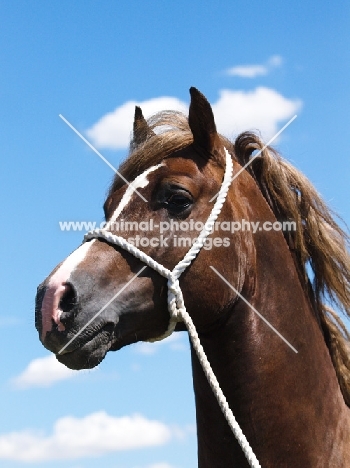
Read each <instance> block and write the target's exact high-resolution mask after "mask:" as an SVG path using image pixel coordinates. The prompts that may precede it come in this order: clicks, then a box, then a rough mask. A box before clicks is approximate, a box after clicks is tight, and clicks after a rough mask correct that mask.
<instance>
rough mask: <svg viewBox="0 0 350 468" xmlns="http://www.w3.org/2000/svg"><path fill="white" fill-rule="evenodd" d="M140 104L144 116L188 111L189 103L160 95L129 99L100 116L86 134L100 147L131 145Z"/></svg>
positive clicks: (124, 146) (114, 147)
mask: <svg viewBox="0 0 350 468" xmlns="http://www.w3.org/2000/svg"><path fill="white" fill-rule="evenodd" d="M136 105H137V106H140V107H141V109H142V112H143V114H144V116H145V117H146V118H147V117H150V116H151V115H152V114H155V113H156V112H159V111H162V110H169V109H171V110H177V111H181V112H187V110H188V109H187V105H186V104H185V103H184V102H182V101H180V100H179V99H177V98H174V97H166V96H164V97H158V98H154V99H149V100H148V101H143V102H136V101H128V102H126V103H125V104H123V105H121V106H120V107H117V108H116V109H115V110H114V111H113V112H110V113H108V114H106V115H104V116H103V117H101V118H100V120H99V121H98V122H96V123H95V124H94V125H93V126H92V127H91V128H90V129H88V130H87V131H86V134H87V136H88V137H89V138H91V140H92V141H93V144H94V145H95V146H97V147H98V148H111V149H121V148H126V147H127V146H128V145H129V140H130V136H131V130H132V123H133V120H134V113H135V106H136Z"/></svg>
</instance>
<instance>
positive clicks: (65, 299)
mask: <svg viewBox="0 0 350 468" xmlns="http://www.w3.org/2000/svg"><path fill="white" fill-rule="evenodd" d="M64 286H65V291H64V293H63V296H62V297H61V300H60V303H59V306H58V307H59V309H60V310H61V311H62V312H70V311H71V310H72V309H74V307H75V306H76V304H77V295H76V293H75V289H74V288H73V286H72V285H71V284H70V283H66V284H65V285H64Z"/></svg>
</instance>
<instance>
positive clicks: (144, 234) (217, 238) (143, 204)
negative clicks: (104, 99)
mask: <svg viewBox="0 0 350 468" xmlns="http://www.w3.org/2000/svg"><path fill="white" fill-rule="evenodd" d="M225 147H226V148H225ZM227 150H228V151H230V152H231V154H233V146H232V144H230V143H229V142H228V141H226V140H225V139H224V138H222V137H221V136H219V134H218V133H217V130H216V125H215V121H214V116H213V112H212V109H211V107H210V104H209V103H208V101H207V100H206V99H205V97H204V96H203V95H202V94H201V93H200V92H199V91H197V90H196V89H195V88H191V103H190V107H189V117H188V121H187V119H186V118H185V117H184V116H182V115H178V114H176V113H169V112H167V113H163V114H160V115H158V116H156V117H155V118H153V120H151V121H150V123H147V122H146V120H145V119H144V117H143V115H142V111H141V109H140V108H138V107H137V108H136V111H135V121H134V134H133V139H132V142H131V145H130V155H129V157H128V159H127V160H126V161H125V163H124V164H123V165H122V166H121V168H120V172H121V174H120V176H119V175H117V176H116V177H115V179H114V181H113V183H112V186H111V188H110V191H109V193H108V196H107V199H106V201H105V203H104V211H105V218H106V223H107V224H106V227H105V231H108V232H110V233H112V234H117V235H121V236H122V237H124V238H125V239H127V240H128V241H129V242H130V243H133V244H134V245H136V246H137V247H138V248H139V249H141V250H142V251H143V252H144V253H145V254H147V255H148V256H149V257H151V258H153V259H154V260H155V261H156V262H158V263H159V264H161V265H163V266H164V267H165V268H167V269H169V270H172V269H173V268H174V267H175V265H177V264H178V262H179V261H180V260H181V259H182V258H183V257H184V256H185V254H186V252H187V251H188V250H189V247H190V246H191V245H192V244H193V243H194V242H195V240H196V238H198V235H199V233H200V231H201V229H202V228H203V226H204V225H205V222H206V221H207V219H208V216H209V214H210V212H211V210H212V208H213V205H214V202H213V198H214V197H215V196H216V194H217V193H218V192H219V190H220V187H221V183H222V180H223V176H224V171H225V151H227ZM234 164H235V166H238V163H237V162H235V161H234ZM125 181H127V182H125ZM249 185H251V191H252V192H254V187H255V185H254V184H252V182H251V177H250V176H248V174H242V177H240V179H239V181H237V184H235V185H234V187H232V188H230V190H229V193H228V195H227V200H226V202H225V203H224V205H223V207H222V210H221V213H220V217H219V219H218V220H219V221H223V220H234V219H242V218H245V217H246V218H247V217H248V213H247V210H248V207H247V206H246V204H244V203H242V202H241V201H242V199H243V198H242V193H243V188H244V190H245V192H246V191H247V187H248V190H249ZM255 191H256V189H255ZM249 235H250V233H248V232H246V233H244V235H243V233H242V232H239V233H235V235H234V236H233V235H232V233H231V232H230V230H229V231H228V232H224V231H222V230H221V229H220V227H218V229H216V230H214V232H213V233H212V234H211V236H210V237H208V238H207V239H206V241H205V244H204V246H203V248H202V249H201V251H200V252H199V254H198V256H197V258H196V259H195V261H194V262H193V263H192V264H191V265H190V266H189V267H188V269H187V270H186V271H185V272H184V273H183V275H182V276H181V278H180V284H181V289H182V293H183V297H184V301H185V304H186V307H187V310H188V311H189V313H190V315H191V316H192V319H193V321H194V323H195V325H196V327H197V328H198V330H200V331H205V330H206V329H210V328H211V327H214V326H215V324H216V323H217V322H218V321H220V320H222V319H223V317H225V314H226V313H227V311H228V309H229V307H231V306H232V303H233V302H234V300H235V298H236V294H235V293H234V292H233V291H232V290H230V289H229V288H227V287H226V285H225V284H224V283H223V282H222V281H221V280H220V279H219V278H218V277H217V276H216V275H215V274H213V273H212V271H211V270H210V269H209V266H210V265H212V266H214V267H215V266H216V267H218V268H219V265H220V270H221V272H222V273H223V275H225V277H226V278H227V279H228V281H230V282H232V284H234V285H235V286H236V287H237V288H238V289H239V290H241V289H242V287H243V283H244V278H245V270H246V268H247V265H246V263H247V262H246V258H247V252H248V251H249V248H250V246H251V242H250V239H249ZM230 246H231V248H229V247H230ZM232 246H233V247H234V248H232ZM243 246H244V247H243ZM142 266H143V263H142V262H141V261H140V260H139V259H137V258H135V257H134V256H133V255H131V254H130V253H128V252H127V251H125V250H124V249H122V248H120V247H119V246H116V245H113V244H111V243H109V242H108V241H106V240H105V239H102V238H95V239H92V240H89V241H87V242H85V243H83V244H82V245H81V246H80V247H78V248H77V250H75V251H74V252H73V253H72V254H71V255H69V257H67V258H66V259H65V260H64V261H63V262H62V263H60V264H59V265H58V266H57V267H56V268H55V269H54V270H53V271H52V273H50V275H49V276H48V277H47V278H46V279H45V280H44V281H43V282H42V283H41V285H40V286H39V288H38V293H37V298H36V327H37V330H38V332H39V336H40V340H41V341H42V343H43V345H44V346H45V347H46V348H48V349H49V350H51V351H52V352H54V353H55V354H56V356H57V359H58V360H59V361H60V362H62V363H64V364H65V365H67V366H68V367H71V368H74V369H80V368H89V367H93V366H95V365H97V364H98V363H100V362H101V360H102V359H103V358H104V356H105V355H106V353H107V351H109V350H118V349H120V348H122V347H123V346H125V345H128V344H131V343H134V342H137V341H140V340H142V341H147V340H156V339H157V338H159V337H161V336H163V335H164V333H165V332H166V330H167V328H168V324H169V312H168V306H167V285H166V279H165V278H164V277H162V276H161V275H160V274H159V273H157V272H156V271H154V270H153V269H151V268H147V269H145V270H143V271H142V272H141V273H138V272H139V271H140V269H141V268H142ZM250 266H251V265H250ZM176 328H177V330H181V329H183V327H182V325H181V324H178V325H177V327H176Z"/></svg>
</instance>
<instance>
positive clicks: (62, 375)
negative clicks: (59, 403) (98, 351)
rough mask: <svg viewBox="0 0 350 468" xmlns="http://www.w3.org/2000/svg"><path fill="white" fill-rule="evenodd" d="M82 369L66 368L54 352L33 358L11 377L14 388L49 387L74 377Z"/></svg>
mask: <svg viewBox="0 0 350 468" xmlns="http://www.w3.org/2000/svg"><path fill="white" fill-rule="evenodd" d="M81 372H83V371H75V370H71V369H68V367H66V366H64V365H63V364H61V363H60V362H58V361H57V359H56V358H55V356H54V354H50V355H49V356H46V357H43V358H38V359H33V360H32V361H31V362H30V363H29V364H28V366H27V367H26V368H25V369H24V371H23V372H22V373H21V374H20V375H19V376H17V377H15V378H13V379H12V384H13V385H14V386H15V387H16V388H21V389H23V388H29V387H49V386H51V385H53V384H54V383H56V382H58V381H60V380H66V379H70V378H72V377H74V376H75V375H77V374H78V373H81Z"/></svg>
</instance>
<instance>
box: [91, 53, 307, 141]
mask: <svg viewBox="0 0 350 468" xmlns="http://www.w3.org/2000/svg"><path fill="white" fill-rule="evenodd" d="M270 60H273V61H276V62H277V61H278V60H279V58H278V57H277V56H276V57H274V58H271V59H270ZM135 104H136V103H135V102H131V101H129V102H127V103H125V104H123V105H122V106H120V107H118V108H117V109H116V110H115V111H114V112H112V113H110V114H107V115H105V116H104V117H102V118H101V119H100V120H99V121H98V122H97V123H96V124H94V125H93V126H92V127H91V128H90V129H89V130H87V135H88V136H89V138H90V139H91V140H92V142H93V144H94V145H95V146H96V147H98V148H110V149H119V148H126V147H127V146H128V144H129V138H130V131H131V128H132V122H133V113H134V106H135ZM301 104H302V102H301V101H300V100H299V99H289V98H287V97H285V96H283V95H282V94H280V93H278V92H277V91H276V90H274V89H270V88H266V87H257V88H255V89H253V90H251V91H237V90H229V89H224V90H221V91H220V92H219V99H218V100H217V101H216V102H214V103H213V105H212V107H213V111H214V115H215V120H216V123H217V127H218V130H219V132H220V133H223V134H224V135H226V136H228V137H232V135H233V134H237V133H239V132H241V131H244V130H252V129H254V130H259V131H260V132H261V134H262V136H263V137H264V138H265V139H269V138H271V137H272V136H273V135H274V134H275V133H276V132H277V131H278V130H279V128H280V127H281V126H282V125H281V123H282V122H285V121H287V120H288V119H289V118H291V117H292V116H293V115H294V114H295V113H296V112H297V111H298V110H299V109H300V108H301ZM139 105H140V106H141V107H142V108H143V110H144V114H145V116H146V117H147V116H150V115H151V114H153V113H155V112H157V111H159V110H169V109H170V110H180V111H182V112H184V113H185V114H187V113H188V104H185V103H184V102H182V101H180V100H179V99H177V98H169V97H165V98H164V97H160V98H154V99H150V100H149V101H144V102H143V103H139Z"/></svg>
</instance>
